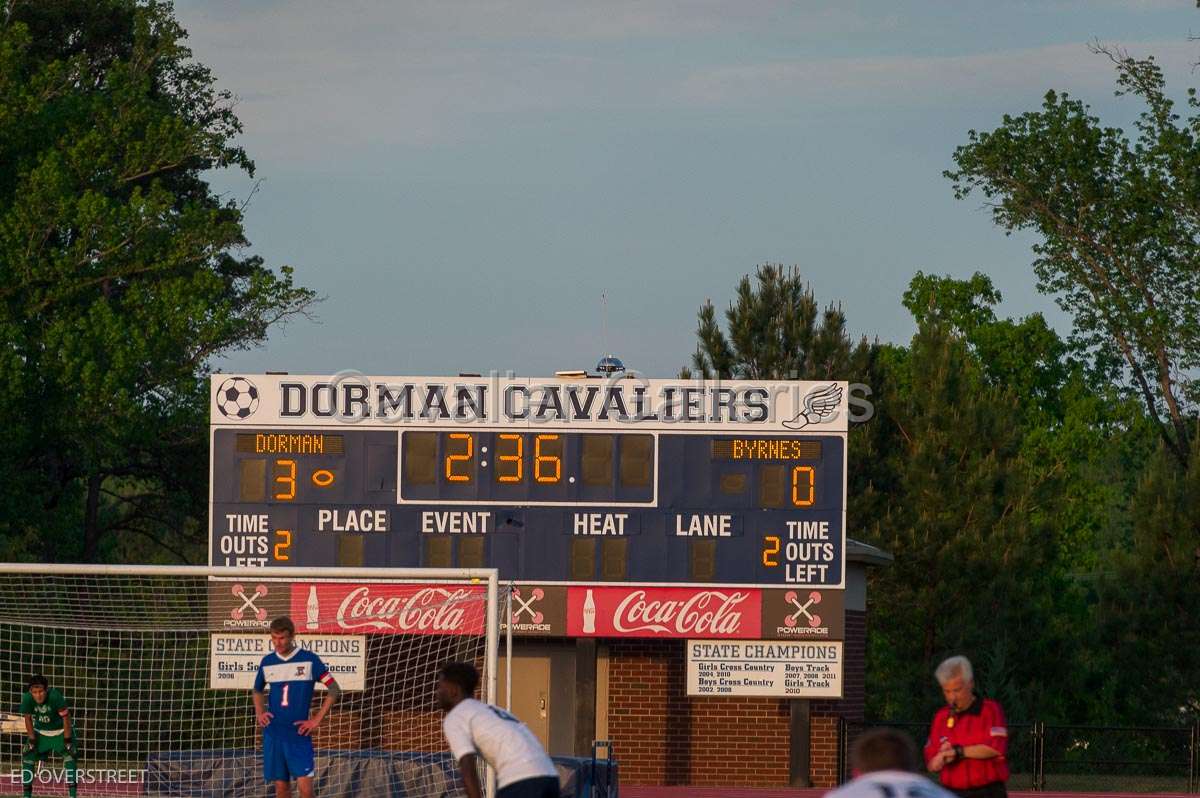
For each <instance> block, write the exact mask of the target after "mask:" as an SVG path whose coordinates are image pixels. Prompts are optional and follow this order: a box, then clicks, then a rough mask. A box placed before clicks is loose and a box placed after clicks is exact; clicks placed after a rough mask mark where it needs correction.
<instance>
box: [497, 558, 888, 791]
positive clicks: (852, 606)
mask: <svg viewBox="0 0 1200 798" xmlns="http://www.w3.org/2000/svg"><path fill="white" fill-rule="evenodd" d="M890 559H891V557H890V555H888V554H887V553H885V552H883V551H880V550H879V549H876V548H874V547H871V546H868V545H865V544H861V543H857V542H854V541H849V542H848V547H847V552H846V562H847V580H846V590H845V594H844V600H845V623H844V627H843V628H844V633H843V634H838V632H837V631H835V632H834V634H838V636H839V637H844V643H845V648H844V662H843V674H842V684H843V696H842V698H841V699H784V698H759V697H707V696H705V697H699V696H689V695H688V691H687V662H686V652H685V646H686V639H685V638H684V639H681V638H680V637H666V636H664V637H620V636H605V637H600V638H594V637H593V638H576V639H571V638H569V637H568V638H565V639H564V638H556V639H545V638H542V639H538V638H533V637H524V636H521V637H516V639H515V640H514V648H513V689H512V696H511V698H512V704H513V709H514V711H515V713H516V714H517V716H518V717H520V718H521V719H522V720H525V721H526V722H527V723H529V725H530V726H531V728H533V730H534V731H535V733H537V734H538V735H539V736H540V737H541V738H542V739H543V741H544V742H545V743H546V745H547V747H548V748H549V749H550V751H551V753H553V754H562V755H570V754H575V755H588V754H590V753H591V750H592V741H593V740H597V739H600V740H609V741H610V742H611V743H612V744H613V747H614V751H615V753H616V756H617V758H618V760H619V762H620V767H621V782H622V784H625V785H654V786H658V785H695V786H709V787H721V786H749V787H780V786H787V785H795V786H806V785H811V786H815V787H828V786H832V785H834V784H836V783H837V772H836V770H837V768H836V765H837V745H838V718H846V719H847V720H849V721H852V722H861V721H862V720H863V711H864V706H865V676H866V669H865V657H866V629H867V618H866V569H867V568H868V567H870V566H879V565H886V564H887V563H888V562H889V561H890ZM526 595H528V591H527V592H526ZM548 598H553V597H548ZM545 606H547V607H550V606H552V605H551V604H550V603H549V602H547V603H546V605H545ZM543 620H544V621H547V623H543V624H541V626H544V627H550V628H556V627H558V623H557V619H556V618H554V617H546V618H544V619H543ZM518 629H519V624H515V625H514V632H515V633H516V634H518V635H519V634H521V633H520V632H519V631H518ZM500 679H501V689H500V695H501V696H502V697H503V696H505V695H506V685H505V664H504V662H503V661H502V662H501V667H500Z"/></svg>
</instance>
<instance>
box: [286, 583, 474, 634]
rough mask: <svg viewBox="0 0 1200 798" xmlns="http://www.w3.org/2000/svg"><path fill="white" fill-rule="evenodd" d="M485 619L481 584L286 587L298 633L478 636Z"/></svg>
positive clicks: (335, 584)
mask: <svg viewBox="0 0 1200 798" xmlns="http://www.w3.org/2000/svg"><path fill="white" fill-rule="evenodd" d="M486 615H487V591H486V589H484V588H483V587H482V586H466V585H410V584H403V585H396V584H380V583H375V582H369V583H362V584H353V583H300V584H296V585H293V587H292V620H293V621H294V622H295V624H296V630H297V631H299V632H306V631H307V632H347V633H349V632H354V633H356V634H364V633H366V634H427V635H437V634H445V635H463V634H483V631H484V626H485V624H484V618H485V617H486Z"/></svg>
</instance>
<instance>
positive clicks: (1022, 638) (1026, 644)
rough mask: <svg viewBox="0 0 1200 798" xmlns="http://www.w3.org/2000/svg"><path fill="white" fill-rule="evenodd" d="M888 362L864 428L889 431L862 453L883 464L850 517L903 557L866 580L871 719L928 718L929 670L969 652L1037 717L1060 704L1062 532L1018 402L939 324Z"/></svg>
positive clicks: (1020, 710)
mask: <svg viewBox="0 0 1200 798" xmlns="http://www.w3.org/2000/svg"><path fill="white" fill-rule="evenodd" d="M880 360H881V363H882V370H883V372H884V382H883V385H882V387H881V390H880V391H879V394H878V401H877V404H876V410H877V415H876V418H875V419H873V420H872V421H871V422H870V424H868V425H865V426H877V427H878V428H879V431H878V432H877V434H876V435H874V436H873V437H872V438H871V439H870V440H871V446H869V447H867V448H866V450H865V451H863V452H861V453H860V456H862V457H864V458H866V459H869V460H871V461H873V462H874V463H875V466H874V470H873V477H872V480H871V482H870V484H868V485H866V486H865V487H863V488H862V489H861V490H860V494H861V496H860V498H859V499H858V500H857V501H856V502H855V504H854V510H855V512H856V513H857V514H858V515H859V516H860V520H859V522H858V523H859V525H860V534H862V536H863V539H865V540H866V541H868V542H870V543H872V544H874V545H877V546H880V547H881V548H883V549H884V550H886V551H889V552H891V553H892V554H893V556H894V557H895V561H894V562H893V563H892V564H891V565H890V566H888V567H886V568H879V569H873V570H872V571H871V572H870V574H869V578H870V587H869V589H868V592H867V598H868V617H869V619H870V621H869V623H870V634H869V635H868V663H867V675H868V680H869V684H868V690H867V695H868V712H869V714H870V716H872V717H878V718H891V719H895V718H913V717H925V716H926V715H927V713H928V708H929V707H930V706H931V705H932V704H934V703H935V702H936V701H937V700H938V697H937V694H936V685H935V684H934V682H933V681H932V676H931V674H932V672H933V667H934V666H935V665H936V664H937V663H938V662H939V661H940V660H941V659H942V658H944V657H946V656H949V655H951V654H958V653H964V652H965V653H968V654H969V655H970V656H972V657H973V658H974V659H975V660H976V661H977V662H978V663H979V665H980V674H981V683H982V686H983V687H984V689H985V690H987V691H988V693H989V694H990V695H993V696H996V697H999V698H1000V699H1001V700H1002V701H1003V702H1004V703H1005V704H1006V706H1007V708H1008V710H1009V712H1010V714H1012V715H1013V716H1014V717H1029V716H1030V714H1029V713H1030V710H1031V708H1032V707H1034V706H1037V707H1039V708H1040V709H1045V708H1046V707H1047V705H1048V703H1049V702H1052V701H1058V700H1060V695H1061V691H1059V692H1058V693H1056V691H1055V690H1052V689H1050V681H1051V679H1052V677H1051V676H1050V675H1049V674H1048V673H1047V672H1046V671H1045V670H1042V671H1040V672H1039V669H1038V665H1040V664H1044V663H1046V662H1049V661H1051V660H1052V659H1054V658H1055V657H1060V656H1061V652H1060V651H1059V650H1058V647H1057V646H1056V643H1057V642H1059V641H1060V640H1061V638H1059V637H1058V634H1057V630H1055V629H1054V626H1053V623H1052V619H1053V618H1054V615H1055V611H1054V605H1055V602H1056V600H1057V598H1058V597H1059V596H1061V595H1064V593H1063V591H1062V590H1061V589H1060V586H1059V585H1057V584H1056V580H1057V569H1056V568H1054V567H1053V566H1054V558H1055V556H1056V552H1057V548H1058V547H1057V545H1056V541H1055V538H1054V536H1053V535H1052V534H1050V532H1051V530H1048V529H1046V528H1043V527H1042V526H1040V525H1039V524H1038V523H1037V513H1036V510H1037V507H1038V506H1039V504H1040V503H1041V502H1042V501H1043V500H1044V498H1045V497H1044V495H1043V486H1041V485H1040V484H1039V483H1038V480H1037V479H1036V472H1035V471H1034V470H1033V469H1031V468H1030V464H1029V463H1028V462H1027V461H1026V460H1025V459H1024V458H1023V457H1022V455H1021V442H1022V432H1023V430H1022V428H1021V425H1020V424H1016V423H1014V418H1019V413H1018V412H1017V411H1018V408H1019V405H1018V401H1017V398H1016V396H1015V395H1014V393H1013V392H1012V391H1011V390H1010V389H1008V388H1006V387H1003V386H993V385H989V384H988V383H987V380H986V379H985V377H984V374H983V371H982V369H981V367H980V364H979V362H978V359H977V357H976V356H975V355H974V354H973V353H972V352H971V350H970V348H969V347H968V346H967V344H966V342H965V341H964V340H963V339H962V338H961V337H960V336H957V335H954V334H952V333H950V332H949V331H948V329H947V328H946V327H945V326H943V325H941V324H936V323H929V322H926V323H923V324H922V325H921V326H920V328H919V329H918V332H917V334H916V336H915V337H914V338H913V340H912V343H911V346H910V347H909V348H907V349H902V348H899V347H891V348H888V349H887V350H886V351H885V352H884V353H883V354H881V357H880ZM1034 629H1036V630H1038V633H1037V634H1036V635H1026V634H1023V632H1022V630H1034ZM1018 687H1019V688H1020V689H1017V688H1018Z"/></svg>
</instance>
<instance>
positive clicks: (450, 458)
mask: <svg viewBox="0 0 1200 798" xmlns="http://www.w3.org/2000/svg"><path fill="white" fill-rule="evenodd" d="M449 438H450V440H451V441H462V442H463V444H464V446H463V449H464V451H463V453H462V454H448V455H446V479H447V480H449V481H450V482H470V481H471V474H470V472H469V471H467V472H466V473H461V474H460V473H456V472H455V470H454V464H455V463H469V462H470V461H471V458H472V457H474V456H475V436H474V435H470V434H468V433H466V432H452V433H450V435H449ZM468 468H469V466H468Z"/></svg>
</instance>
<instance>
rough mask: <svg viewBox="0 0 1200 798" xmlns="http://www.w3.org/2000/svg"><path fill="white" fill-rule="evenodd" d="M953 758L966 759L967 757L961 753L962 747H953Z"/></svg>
mask: <svg viewBox="0 0 1200 798" xmlns="http://www.w3.org/2000/svg"><path fill="white" fill-rule="evenodd" d="M954 756H955V757H956V758H958V759H966V756H967V755H966V754H964V753H963V747H962V746H961V745H956V746H954Z"/></svg>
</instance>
